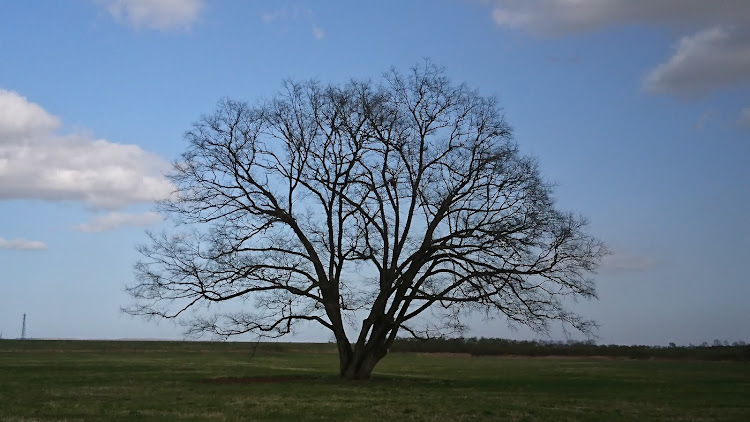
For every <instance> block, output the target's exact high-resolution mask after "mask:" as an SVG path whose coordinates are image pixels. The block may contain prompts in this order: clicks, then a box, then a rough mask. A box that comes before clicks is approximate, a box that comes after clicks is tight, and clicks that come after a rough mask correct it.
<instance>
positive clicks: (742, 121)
mask: <svg viewBox="0 0 750 422" xmlns="http://www.w3.org/2000/svg"><path fill="white" fill-rule="evenodd" d="M737 123H738V124H739V125H740V126H742V127H744V128H748V129H750V107H745V108H743V109H742V110H741V111H740V118H739V119H738V120H737Z"/></svg>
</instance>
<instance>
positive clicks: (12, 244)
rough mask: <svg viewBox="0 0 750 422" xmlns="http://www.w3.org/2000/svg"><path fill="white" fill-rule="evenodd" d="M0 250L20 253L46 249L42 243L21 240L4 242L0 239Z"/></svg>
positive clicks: (4, 240)
mask: <svg viewBox="0 0 750 422" xmlns="http://www.w3.org/2000/svg"><path fill="white" fill-rule="evenodd" d="M0 249H14V250H22V251H43V250H46V249H47V245H46V244H44V242H39V241H36V240H26V239H22V238H18V239H11V240H6V239H3V238H2V237H0Z"/></svg>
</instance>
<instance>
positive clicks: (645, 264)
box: [600, 249, 659, 273]
mask: <svg viewBox="0 0 750 422" xmlns="http://www.w3.org/2000/svg"><path fill="white" fill-rule="evenodd" d="M658 265H659V261H657V260H656V259H654V258H652V257H650V256H645V255H640V254H636V253H633V252H629V251H625V250H622V249H615V250H613V251H612V253H611V254H610V255H607V256H605V257H604V259H603V260H602V263H601V267H600V269H601V271H602V272H605V273H623V272H632V271H647V270H650V269H653V268H655V267H657V266H658Z"/></svg>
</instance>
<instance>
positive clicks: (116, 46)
mask: <svg viewBox="0 0 750 422" xmlns="http://www.w3.org/2000/svg"><path fill="white" fill-rule="evenodd" d="M748 28H750V2H747V1H746V0H722V1H716V2H707V1H704V0H650V1H645V0H644V1H635V0H576V1H571V0H528V1H524V2H520V1H513V0H497V1H492V0H486V1H480V0H475V1H468V0H466V1H462V0H451V1H448V0H435V1H413V2H402V1H382V2H367V3H365V2H345V1H328V2H313V1H308V2H305V1H288V2H285V1H277V2H245V1H209V0H70V1H65V2H61V1H52V0H31V1H10V0H6V1H2V0H0V288H1V289H0V291H1V293H0V333H2V336H3V337H5V338H13V337H18V336H19V335H20V328H21V319H22V315H23V314H24V313H26V314H27V318H28V321H27V325H28V334H29V335H30V336H33V337H44V338H49V337H53V338H181V334H180V333H181V331H180V327H177V326H175V325H173V324H171V323H169V322H162V323H160V324H156V323H154V322H145V321H142V320H139V319H132V318H130V317H127V316H124V315H122V314H121V313H120V311H119V309H120V306H123V305H127V304H128V303H129V298H128V296H127V295H126V294H125V293H124V292H123V287H124V286H125V285H126V284H127V283H129V282H130V281H131V280H132V277H133V272H132V265H133V264H134V262H135V261H136V260H137V259H138V255H137V253H136V252H135V246H136V245H137V244H138V243H142V242H144V241H145V239H146V237H145V234H144V230H145V229H146V228H158V227H159V221H160V217H159V216H158V215H157V214H155V213H154V212H153V211H152V206H151V201H153V200H154V199H157V198H161V197H164V196H165V195H166V194H168V192H169V191H170V188H171V186H170V185H169V183H168V182H166V181H165V179H164V178H163V177H162V174H163V172H164V171H166V170H168V168H169V163H170V162H171V161H172V160H174V159H176V158H178V156H179V154H180V153H181V152H182V151H183V149H184V147H185V143H184V141H183V139H182V134H183V133H184V132H185V130H187V129H188V128H189V127H190V124H191V123H192V122H193V121H195V120H196V119H198V118H199V116H200V115H201V114H203V113H208V112H211V111H212V109H213V107H214V105H215V104H216V102H217V101H218V100H219V99H220V98H222V97H224V96H230V97H233V98H237V99H241V100H247V101H250V102H254V101H257V100H260V99H263V98H268V97H270V96H272V95H273V94H274V93H275V92H276V91H277V90H278V89H279V87H280V83H281V81H282V80H283V79H284V78H293V79H310V78H315V79H318V80H321V81H323V82H343V81H346V80H348V79H349V78H371V79H377V78H378V77H379V76H380V75H381V73H382V72H384V71H386V70H388V69H389V68H390V67H391V66H393V67H395V68H397V69H400V70H406V69H408V68H409V67H410V66H412V65H414V64H417V63H418V62H420V61H422V60H423V59H424V58H430V59H431V60H432V61H433V62H435V63H436V64H438V65H441V66H444V67H445V68H446V71H447V74H448V75H449V76H450V77H451V78H452V79H453V80H454V81H457V82H466V83H468V84H469V85H471V86H473V87H475V88H477V89H478V90H479V91H480V92H481V93H482V94H485V95H493V96H497V97H498V98H499V99H500V102H501V104H502V105H503V107H504V111H505V113H506V116H507V119H508V120H509V122H510V123H511V124H512V125H513V127H514V134H515V139H516V141H517V142H518V143H519V146H520V148H521V150H522V151H523V152H524V153H526V154H530V155H533V156H535V157H537V158H538V160H539V163H540V167H541V169H542V171H543V174H544V175H545V176H546V177H547V178H548V179H549V180H551V181H554V182H556V183H557V186H558V187H557V190H556V199H557V201H558V204H559V207H560V208H562V209H567V210H573V211H576V212H579V213H581V214H582V215H584V216H586V217H588V218H589V220H590V222H591V226H590V229H591V232H592V233H593V234H595V235H596V236H597V237H599V238H601V239H602V240H604V241H605V242H606V243H607V244H608V245H609V247H610V249H612V250H613V252H614V253H613V254H612V255H611V256H609V257H608V258H606V260H605V261H604V262H603V265H602V267H601V269H600V271H599V273H598V275H597V276H596V279H597V280H598V290H599V296H600V299H599V300H598V301H594V302H583V303H579V304H576V305H575V309H576V310H578V311H580V312H582V313H583V314H585V315H587V316H590V317H592V318H594V319H596V320H597V321H598V322H599V323H600V324H601V328H600V329H599V331H598V336H599V338H600V339H599V341H600V342H602V343H628V344H631V343H639V344H666V343H668V342H672V341H674V342H677V343H680V344H688V343H700V342H703V341H709V342H710V341H712V340H713V339H721V340H728V341H730V342H731V341H738V340H744V341H748V340H750V306H748V305H747V298H748V297H750V277H749V276H748V275H747V274H748V273H747V271H746V269H745V267H746V265H747V261H748V260H749V259H750V218H749V217H748V215H749V214H748V210H749V209H750V199H749V195H748V194H750V31H748ZM467 334H468V335H477V336H492V337H511V338H533V337H538V336H535V335H534V334H532V333H528V332H527V331H525V330H523V329H521V330H518V331H512V330H509V329H508V328H507V326H506V324H505V322H504V321H502V320H495V321H489V322H485V321H482V320H480V319H476V320H475V321H473V323H472V331H471V332H469V333H467ZM556 335H557V334H555V333H553V336H556ZM295 338H296V339H300V340H320V341H326V340H328V335H326V334H324V333H321V332H320V331H316V330H305V329H304V328H303V329H301V330H300V332H299V333H298V335H297V336H296V337H295Z"/></svg>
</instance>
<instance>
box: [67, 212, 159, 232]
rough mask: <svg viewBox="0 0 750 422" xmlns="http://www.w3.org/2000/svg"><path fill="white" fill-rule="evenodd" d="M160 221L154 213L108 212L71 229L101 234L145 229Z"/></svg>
mask: <svg viewBox="0 0 750 422" xmlns="http://www.w3.org/2000/svg"><path fill="white" fill-rule="evenodd" d="M161 220H162V218H161V216H160V215H159V214H158V213H155V212H144V213H138V214H131V213H123V212H110V213H107V214H104V215H100V216H97V217H94V218H92V219H91V221H89V222H87V223H84V224H79V225H77V226H75V227H73V229H75V230H78V231H82V232H103V231H108V230H114V229H118V228H120V227H147V226H150V225H152V224H156V223H158V222H160V221H161Z"/></svg>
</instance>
